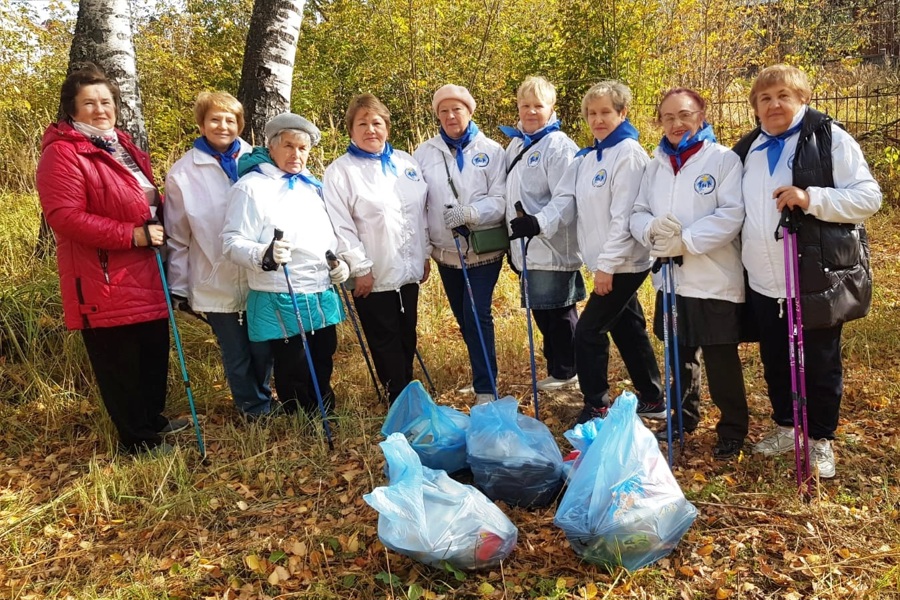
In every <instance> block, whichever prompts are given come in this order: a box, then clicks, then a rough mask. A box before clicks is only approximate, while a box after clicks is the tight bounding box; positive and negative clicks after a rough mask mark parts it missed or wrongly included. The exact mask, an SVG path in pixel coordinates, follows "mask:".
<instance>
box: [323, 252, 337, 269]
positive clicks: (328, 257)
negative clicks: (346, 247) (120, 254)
mask: <svg viewBox="0 0 900 600" xmlns="http://www.w3.org/2000/svg"><path fill="white" fill-rule="evenodd" d="M325 261H326V262H327V263H328V268H329V269H333V268H335V267H336V266H338V257H337V256H335V254H334V252H332V251H331V250H326V251H325Z"/></svg>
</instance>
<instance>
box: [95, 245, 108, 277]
mask: <svg viewBox="0 0 900 600" xmlns="http://www.w3.org/2000/svg"><path fill="white" fill-rule="evenodd" d="M97 258H99V259H100V268H101V269H103V279H105V280H106V284H107V285H109V252H107V251H106V250H101V249H99V248H98V249H97Z"/></svg>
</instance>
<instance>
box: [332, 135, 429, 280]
mask: <svg viewBox="0 0 900 600" xmlns="http://www.w3.org/2000/svg"><path fill="white" fill-rule="evenodd" d="M391 158H392V160H393V162H394V164H395V166H396V168H397V175H393V174H392V173H391V172H390V171H388V172H387V173H386V174H385V173H382V170H381V163H380V162H379V161H377V160H370V159H367V158H359V157H356V156H351V155H350V154H349V153H346V154H343V155H342V156H340V157H339V158H337V159H336V160H335V161H334V162H332V163H331V164H330V165H329V166H328V168H327V169H325V177H324V179H323V182H324V184H325V203H326V206H327V208H328V212H329V214H330V215H331V219H332V221H333V222H334V230H335V233H336V234H337V237H338V249H339V252H338V253H339V254H340V255H341V257H342V258H343V259H344V260H346V261H347V264H348V265H349V266H350V275H351V277H359V276H361V275H365V274H367V273H368V272H369V271H370V270H371V272H372V275H373V276H374V278H375V285H374V287H373V288H372V291H373V292H385V291H389V290H399V289H400V288H401V287H402V286H404V285H406V284H408V283H414V282H417V281H420V280H421V279H422V276H423V275H424V274H425V261H426V260H428V257H429V256H430V255H431V243H430V242H429V240H428V223H427V221H426V218H425V192H426V185H425V180H424V179H423V178H422V173H421V169H420V168H419V165H418V163H417V162H416V161H415V160H414V159H413V157H412V156H410V155H409V154H407V153H406V152H403V151H401V150H394V152H393V155H392V157H391Z"/></svg>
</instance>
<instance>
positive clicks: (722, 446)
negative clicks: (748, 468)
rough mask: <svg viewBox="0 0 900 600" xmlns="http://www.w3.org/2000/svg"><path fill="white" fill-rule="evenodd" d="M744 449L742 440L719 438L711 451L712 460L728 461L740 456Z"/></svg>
mask: <svg viewBox="0 0 900 600" xmlns="http://www.w3.org/2000/svg"><path fill="white" fill-rule="evenodd" d="M743 448H744V440H730V439H727V438H719V443H718V444H716V447H715V448H714V449H713V458H715V459H716V460H728V459H730V458H734V457H735V456H740V454H741V451H742V450H743Z"/></svg>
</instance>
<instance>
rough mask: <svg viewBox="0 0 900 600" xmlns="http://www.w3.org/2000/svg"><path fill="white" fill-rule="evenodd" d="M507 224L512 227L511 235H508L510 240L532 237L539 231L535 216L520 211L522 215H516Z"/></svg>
mask: <svg viewBox="0 0 900 600" xmlns="http://www.w3.org/2000/svg"><path fill="white" fill-rule="evenodd" d="M509 226H510V228H512V235H511V236H509V239H511V240H517V239H519V238H533V237H534V236H536V235H537V234H539V233H540V232H541V227H540V225H538V220H537V217H535V216H534V215H528V214H525V213H522V216H520V217H516V218H515V219H513V220H512V221H510V222H509Z"/></svg>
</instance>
